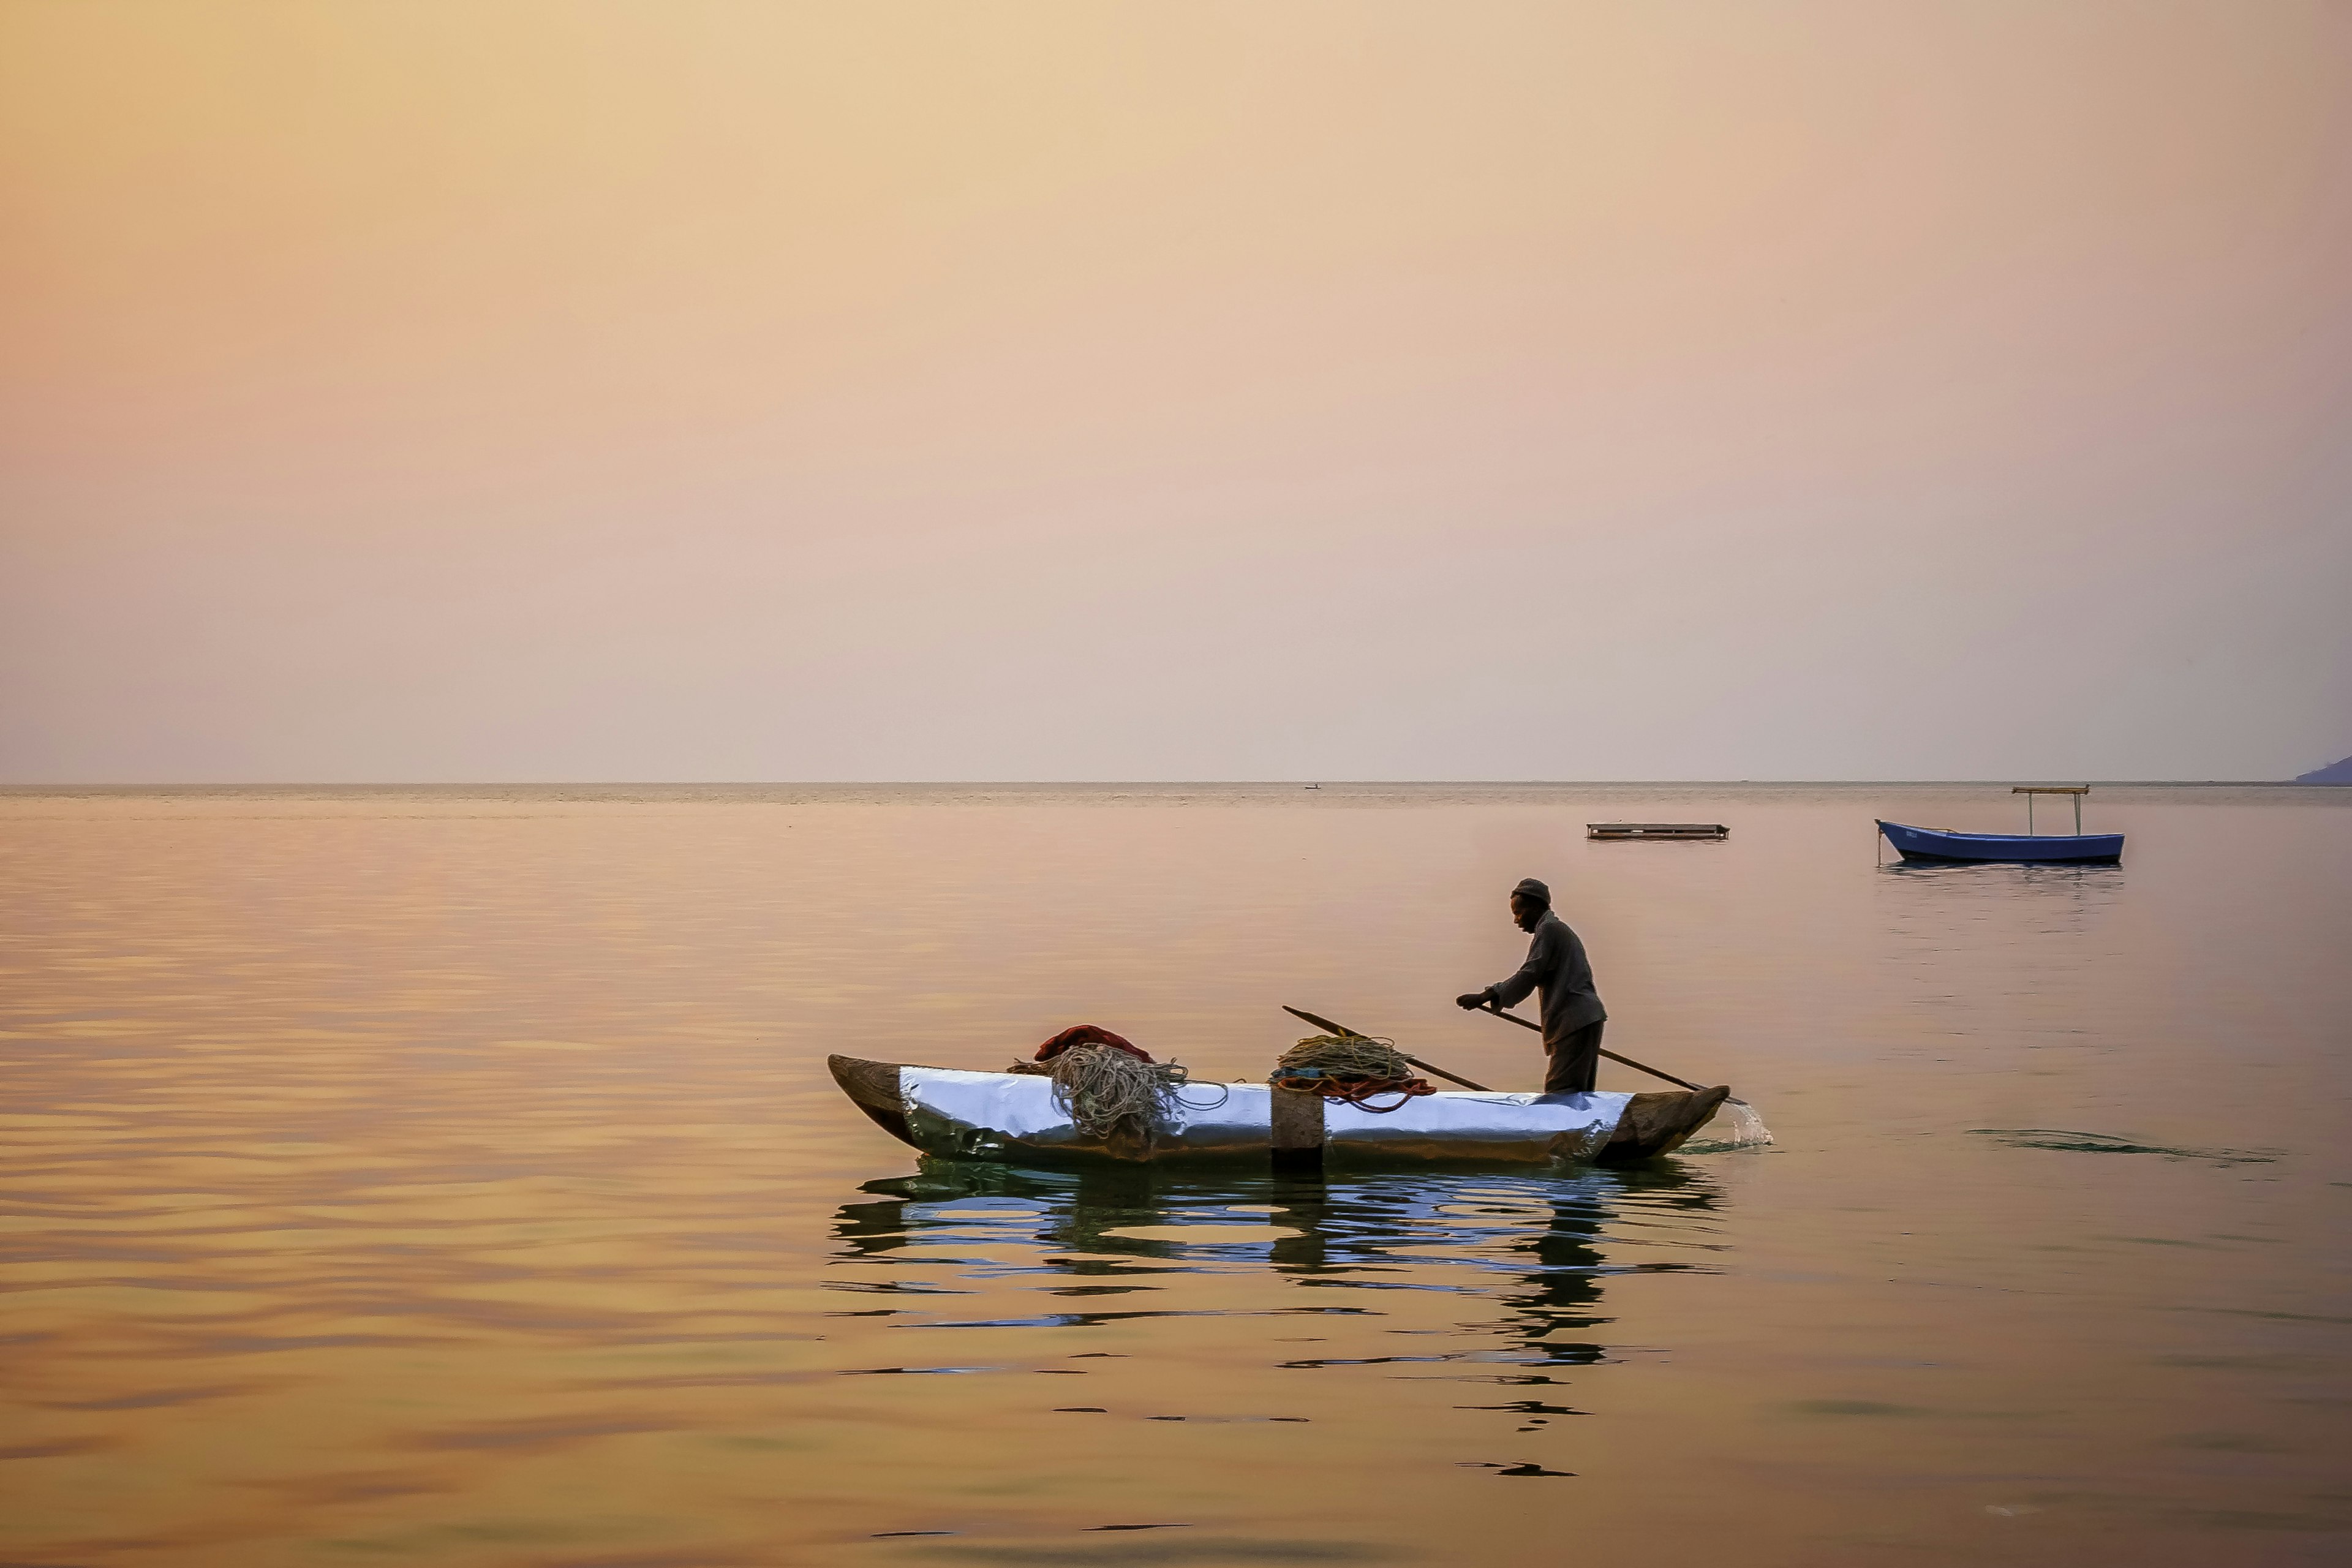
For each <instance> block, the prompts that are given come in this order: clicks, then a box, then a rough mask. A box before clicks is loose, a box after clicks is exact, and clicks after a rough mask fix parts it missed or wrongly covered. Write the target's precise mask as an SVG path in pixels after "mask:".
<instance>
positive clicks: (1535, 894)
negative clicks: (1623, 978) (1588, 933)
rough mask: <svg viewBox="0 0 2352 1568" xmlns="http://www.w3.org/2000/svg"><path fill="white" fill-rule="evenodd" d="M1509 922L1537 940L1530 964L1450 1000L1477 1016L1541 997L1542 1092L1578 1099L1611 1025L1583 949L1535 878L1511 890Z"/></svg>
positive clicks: (1594, 1069) (1598, 1067) (1598, 1064)
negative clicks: (1604, 1027) (1480, 1010)
mask: <svg viewBox="0 0 2352 1568" xmlns="http://www.w3.org/2000/svg"><path fill="white" fill-rule="evenodd" d="M1511 919H1512V920H1514V921H1517V922H1518V927H1519V929H1520V930H1521V931H1528V932H1529V933H1531V934H1532V935H1533V936H1534V937H1535V941H1534V942H1530V943H1528V961H1527V962H1526V963H1522V964H1521V965H1519V972H1518V973H1517V974H1514V975H1512V976H1511V977H1510V978H1509V979H1508V980H1506V981H1503V982H1501V983H1500V984H1494V985H1489V986H1487V987H1486V989H1485V990H1484V991H1472V992H1468V993H1465V994H1463V995H1460V996H1456V997H1455V998H1454V1002H1455V1004H1456V1005H1459V1006H1462V1007H1465V1008H1468V1009H1471V1010H1473V1011H1475V1010H1476V1009H1478V1008H1480V1007H1485V1006H1487V1005H1495V1006H1498V1007H1508V1006H1511V1005H1515V1004H1517V1003H1519V1002H1523V1001H1525V1000H1526V999H1527V994H1528V992H1530V991H1538V990H1539V991H1541V992H1542V993H1543V1040H1544V1055H1545V1056H1546V1057H1547V1058H1549V1060H1548V1061H1547V1063H1546V1065H1545V1067H1544V1092H1545V1093H1546V1094H1580V1093H1582V1092H1584V1091H1586V1090H1588V1089H1591V1087H1592V1081H1593V1079H1594V1077H1595V1075H1597V1074H1598V1073H1599V1072H1600V1070H1601V1025H1602V1024H1604V1023H1606V1022H1607V1021H1608V1019H1609V1011H1608V1009H1607V1008H1605V1007H1603V1006H1601V995H1600V993H1598V992H1596V991H1594V990H1593V989H1592V965H1591V963H1590V962H1589V961H1588V960H1587V959H1586V958H1585V956H1584V943H1582V942H1579V941H1578V940H1577V937H1576V933H1575V932H1574V931H1570V930H1569V929H1568V922H1567V921H1563V920H1561V919H1560V918H1559V916H1558V915H1556V914H1554V913H1552V912H1551V889H1549V888H1547V887H1545V886H1544V885H1543V884H1542V883H1541V882H1538V881H1537V880H1536V879H1534V878H1533V877H1529V878H1528V879H1525V880H1524V881H1522V882H1520V884H1519V885H1518V886H1517V887H1516V888H1513V889H1511Z"/></svg>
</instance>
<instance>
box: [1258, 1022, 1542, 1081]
mask: <svg viewBox="0 0 2352 1568" xmlns="http://www.w3.org/2000/svg"><path fill="white" fill-rule="evenodd" d="M1282 1010H1283V1011H1284V1012H1286V1013H1287V1014H1289V1015H1290V1016H1292V1017H1294V1018H1304V1019H1306V1020H1307V1022H1308V1023H1310V1024H1312V1025H1314V1026H1316V1027H1317V1028H1318V1029H1320V1030H1322V1031H1323V1032H1324V1033H1325V1034H1327V1035H1344V1036H1346V1037H1348V1038H1349V1039H1351V1040H1369V1039H1370V1038H1371V1036H1370V1035H1366V1034H1360V1033H1359V1032H1357V1031H1356V1030H1354V1029H1351V1028H1349V1027H1348V1026H1347V1025H1345V1024H1335V1023H1333V1022H1332V1021H1331V1020H1330V1019H1328V1018H1318V1017H1317V1016H1315V1015H1314V1014H1312V1013H1302V1012H1300V1011H1299V1010H1298V1009H1297V1008H1296V1007H1293V1006H1291V1005H1289V1004H1288V1003H1285V1004H1283V1008H1282ZM1505 1016H1506V1017H1507V1016H1509V1015H1507V1014H1506V1015H1505ZM1397 1055H1399V1056H1401V1057H1404V1059H1405V1060H1407V1061H1409V1062H1411V1063H1412V1065H1413V1066H1415V1067H1417V1068H1420V1069H1421V1070H1422V1071H1423V1072H1433V1073H1435V1074H1436V1075H1437V1076H1438V1077H1440V1078H1442V1079H1444V1080H1445V1081H1446V1082H1448V1083H1458V1084H1460V1085H1461V1086H1462V1087H1463V1088H1465V1089H1476V1090H1477V1091H1478V1092H1479V1093H1481V1094H1492V1093H1494V1092H1495V1091H1494V1090H1493V1089H1488V1088H1487V1087H1486V1085H1485V1084H1483V1083H1472V1082H1471V1081H1470V1080H1469V1079H1466V1078H1456V1077H1455V1076H1454V1074H1452V1073H1450V1072H1447V1071H1446V1070H1445V1069H1444V1068H1442V1067H1437V1066H1434V1065H1433V1064H1431V1063H1429V1062H1425V1061H1423V1060H1422V1059H1421V1058H1419V1057H1405V1056H1404V1053H1403V1052H1402V1051H1399V1052H1398V1053H1397Z"/></svg>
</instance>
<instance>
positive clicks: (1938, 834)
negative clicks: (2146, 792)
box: [1878, 784, 2124, 864]
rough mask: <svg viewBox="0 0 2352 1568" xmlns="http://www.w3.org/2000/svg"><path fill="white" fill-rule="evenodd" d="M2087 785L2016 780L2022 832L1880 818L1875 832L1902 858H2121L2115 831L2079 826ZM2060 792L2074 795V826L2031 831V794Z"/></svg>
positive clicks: (2120, 841) (2121, 847)
mask: <svg viewBox="0 0 2352 1568" xmlns="http://www.w3.org/2000/svg"><path fill="white" fill-rule="evenodd" d="M2090 793H2091V786H2090V785H2089V784H2019V785H2018V786H2016V787H2015V788H2014V789H2012V790H2011V791H2010V794H2011V795H2023V796H2025V829H2026V830H2025V831H2024V832H2023V833H1956V832H1954V831H1952V830H1951V829H1949V828H1946V827H1913V826H1910V825H1908V824H1906V823H1901V822H1888V821H1885V820H1884V819H1881V820H1880V821H1879V824H1878V831H1879V832H1880V833H1882V834H1884V835H1885V838H1886V841H1887V842H1888V843H1889V844H1892V845H1894V846H1895V851H1896V852H1897V853H1898V854H1900V855H1901V856H1902V857H1903V858H1905V859H1906V860H1945V861H1951V860H2031V861H2063V862H2074V863H2078V864H2080V863H2098V862H2106V863H2108V864H2113V863H2115V862H2116V861H2119V860H2121V859H2122V858H2123V855H2124V836H2123V835H2122V834H2120V833H2085V832H2084V831H2083V797H2084V795H2088V794H2090ZM2035 795H2072V796H2074V832H2072V833H2035V832H2034V831H2033V797H2034V796H2035Z"/></svg>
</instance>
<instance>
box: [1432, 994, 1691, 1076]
mask: <svg viewBox="0 0 2352 1568" xmlns="http://www.w3.org/2000/svg"><path fill="white" fill-rule="evenodd" d="M1476 1010H1477V1011H1478V1012H1481V1013H1492V1014H1493V1015H1495V1016H1496V1017H1497V1018H1508V1019H1509V1020H1510V1021H1511V1022H1512V1023H1514V1024H1517V1026H1519V1027H1520V1028H1522V1029H1533V1030H1534V1031H1535V1032H1536V1033H1537V1034H1538V1035H1540V1034H1542V1033H1543V1026H1542V1025H1541V1024H1538V1023H1537V1022H1536V1021H1535V1020H1534V1019H1532V1018H1522V1017H1520V1016H1518V1015H1517V1013H1506V1012H1504V1011H1503V1010H1502V1009H1501V1008H1500V1007H1497V1006H1496V1005H1494V1004H1493V1003H1491V1002H1490V1003H1488V1004H1487V1005H1486V1006H1484V1007H1480V1008H1478V1009H1476ZM1601 1055H1602V1056H1604V1057H1607V1058H1609V1059H1610V1060H1611V1061H1612V1062H1620V1063H1622V1064H1623V1065H1624V1066H1626V1067H1629V1068H1633V1070H1634V1071H1635V1072H1645V1073H1648V1074H1649V1075H1650V1076H1651V1077H1652V1078H1662V1079H1665V1080H1666V1081H1667V1082H1668V1083H1678V1084H1680V1085H1682V1086H1683V1087H1684V1088H1685V1089H1696V1088H1698V1087H1699V1086H1698V1085H1697V1084H1695V1083H1693V1082H1691V1080H1690V1079H1686V1078H1676V1077H1675V1075H1674V1074H1672V1073H1670V1072H1660V1071H1659V1070H1658V1069H1657V1068H1654V1067H1652V1066H1650V1065H1649V1064H1648V1063H1647V1062H1637V1061H1635V1060H1634V1059H1633V1058H1632V1057H1621V1056H1619V1055H1618V1054H1617V1053H1616V1052H1615V1051H1602V1052H1601Z"/></svg>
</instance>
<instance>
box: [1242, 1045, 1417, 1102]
mask: <svg viewBox="0 0 2352 1568" xmlns="http://www.w3.org/2000/svg"><path fill="white" fill-rule="evenodd" d="M1266 1081H1267V1082H1268V1083H1270V1084H1272V1085H1274V1087H1275V1088H1276V1089H1292V1090H1296V1091H1297V1092H1300V1093H1304V1094H1319V1095H1321V1096H1322V1097H1323V1098H1324V1099H1326V1100H1335V1101H1339V1102H1342V1103H1345V1104H1348V1105H1352V1106H1355V1107H1357V1108H1358V1109H1360V1110H1370V1111H1372V1112H1374V1113H1376V1114H1380V1115H1386V1114H1387V1113H1388V1112H1390V1111H1391V1110H1396V1109H1397V1108H1398V1107H1400V1106H1402V1105H1403V1104H1404V1102H1405V1101H1406V1100H1411V1099H1412V1098H1413V1097H1414V1096H1416V1095H1423V1094H1434V1093H1436V1092H1437V1090H1436V1089H1433V1088H1432V1087H1431V1086H1430V1084H1429V1082H1428V1080H1427V1079H1422V1078H1417V1077H1415V1076H1414V1074H1413V1070H1412V1063H1411V1062H1410V1061H1408V1060H1406V1059H1405V1055H1404V1053H1403V1052H1402V1051H1400V1050H1398V1049H1397V1047H1396V1042H1395V1041H1394V1040H1373V1039H1367V1038H1365V1037H1363V1036H1361V1035H1313V1036H1310V1037H1307V1038H1306V1039H1303V1040H1301V1041H1299V1042H1298V1043H1297V1045H1295V1046H1293V1047H1290V1048H1289V1049H1288V1050H1286V1051H1285V1052H1283V1053H1282V1060H1280V1061H1279V1062H1277V1063H1276V1064H1275V1068H1274V1072H1273V1073H1272V1075H1271V1076H1269V1077H1268V1078H1267V1079H1266ZM1384 1094H1393V1095H1395V1096H1396V1100H1395V1102H1394V1103H1392V1104H1389V1105H1374V1104H1372V1103H1371V1101H1372V1100H1373V1099H1375V1098H1376V1097H1378V1096H1380V1095H1384Z"/></svg>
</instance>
